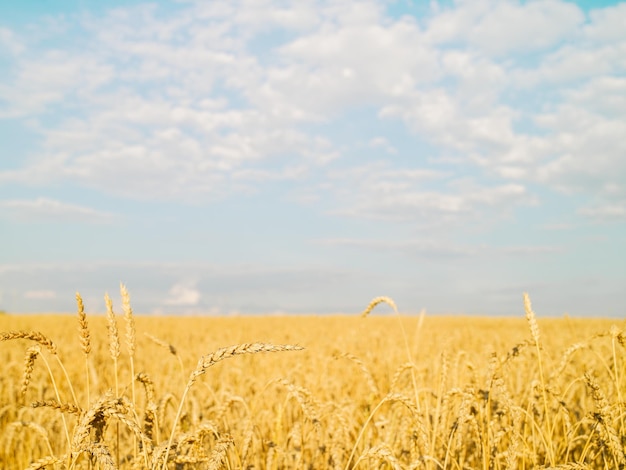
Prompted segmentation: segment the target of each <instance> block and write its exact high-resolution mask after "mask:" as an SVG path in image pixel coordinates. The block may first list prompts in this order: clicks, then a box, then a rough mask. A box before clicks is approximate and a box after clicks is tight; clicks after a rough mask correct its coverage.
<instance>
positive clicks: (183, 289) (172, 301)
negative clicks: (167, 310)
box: [165, 282, 201, 307]
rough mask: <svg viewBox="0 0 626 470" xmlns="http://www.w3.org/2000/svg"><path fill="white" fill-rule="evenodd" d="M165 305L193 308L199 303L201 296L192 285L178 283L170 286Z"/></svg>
mask: <svg viewBox="0 0 626 470" xmlns="http://www.w3.org/2000/svg"><path fill="white" fill-rule="evenodd" d="M168 294H169V295H168V297H167V299H165V304H166V305H172V306H176V307H179V306H180V307H193V306H196V305H198V303H200V298H201V294H200V291H199V290H198V289H197V288H196V287H195V285H194V283H189V282H180V283H178V284H175V285H173V286H172V288H171V289H170V290H169V293H168Z"/></svg>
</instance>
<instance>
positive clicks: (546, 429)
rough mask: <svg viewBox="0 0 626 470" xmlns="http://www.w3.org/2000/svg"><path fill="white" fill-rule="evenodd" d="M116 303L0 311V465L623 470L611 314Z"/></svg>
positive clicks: (618, 335)
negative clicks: (189, 311)
mask: <svg viewBox="0 0 626 470" xmlns="http://www.w3.org/2000/svg"><path fill="white" fill-rule="evenodd" d="M120 297H121V300H120V301H119V302H118V303H117V304H114V303H113V301H111V299H109V298H107V301H106V303H105V302H103V310H105V308H104V307H105V305H106V314H104V315H99V316H87V315H85V314H84V310H83V306H82V300H81V299H80V297H78V296H77V314H74V315H67V316H60V315H47V316H46V315H38V316H37V315H28V316H26V315H22V316H15V315H3V316H0V340H2V341H0V358H1V360H0V364H1V367H2V374H1V375H0V468H3V469H33V470H34V469H39V468H48V469H52V468H55V469H107V470H108V469H117V468H120V469H196V468H198V469H220V468H226V469H387V468H389V469H459V470H461V469H485V470H486V469H530V468H561V469H566V468H567V469H579V468H580V469H582V468H594V469H595V468H606V469H617V468H624V467H625V466H626V457H625V454H624V444H625V439H626V427H625V426H624V421H625V420H626V416H625V413H624V410H625V409H626V408H625V406H624V397H622V395H621V393H622V391H624V393H626V389H625V388H624V386H625V383H626V382H625V378H624V376H625V372H626V370H625V361H624V356H625V351H624V347H625V346H626V340H625V338H626V337H625V336H624V334H623V331H622V328H623V327H624V324H623V322H622V321H620V320H612V321H611V320H584V319H573V318H566V317H564V318H558V319H547V318H542V317H541V315H540V312H538V313H537V314H536V315H535V313H534V311H533V307H532V306H531V304H530V300H529V299H528V298H527V297H525V298H524V301H522V298H521V297H520V305H519V311H520V315H519V317H517V318H478V317H458V316H457V317H441V316H434V317H430V316H428V315H424V314H422V315H419V316H405V315H402V314H398V313H397V311H396V310H395V305H394V304H393V301H392V300H391V299H389V298H376V299H374V301H372V303H370V305H369V306H368V307H367V308H366V309H365V311H364V312H363V314H361V315H360V314H359V313H358V312H356V313H355V314H354V315H341V316H340V315H334V316H291V317H288V316H284V317H276V316H251V317H224V318H216V317H202V318H196V317H193V318H192V317H144V316H140V315H134V314H133V312H132V308H131V306H130V301H129V296H128V293H127V291H126V289H125V288H124V287H123V286H122V289H121V295H120ZM378 304H387V305H386V306H384V305H381V306H378ZM366 305H367V301H366V302H365V304H364V307H365V306H366ZM512 308H514V307H513V306H512ZM536 308H537V307H536ZM538 310H540V309H538Z"/></svg>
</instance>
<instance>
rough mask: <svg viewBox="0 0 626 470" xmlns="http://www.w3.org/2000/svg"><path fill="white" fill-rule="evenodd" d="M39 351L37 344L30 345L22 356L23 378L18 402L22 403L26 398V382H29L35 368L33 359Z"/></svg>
mask: <svg viewBox="0 0 626 470" xmlns="http://www.w3.org/2000/svg"><path fill="white" fill-rule="evenodd" d="M40 352H41V349H40V348H39V346H38V345H34V346H31V347H30V348H28V349H27V350H26V356H25V357H24V378H23V379H22V388H21V390H20V402H21V403H22V404H23V403H24V400H25V398H26V391H27V390H28V384H29V383H30V376H31V374H32V373H33V369H34V368H35V360H36V359H37V356H38V355H39V353H40Z"/></svg>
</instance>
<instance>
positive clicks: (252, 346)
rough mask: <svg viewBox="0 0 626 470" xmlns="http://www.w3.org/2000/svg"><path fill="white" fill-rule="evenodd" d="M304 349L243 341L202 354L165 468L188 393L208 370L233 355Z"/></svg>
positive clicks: (189, 385) (178, 413) (189, 382)
mask: <svg viewBox="0 0 626 470" xmlns="http://www.w3.org/2000/svg"><path fill="white" fill-rule="evenodd" d="M302 349H304V348H303V347H301V346H295V345H291V344H282V345H281V344H278V345H277V344H269V343H243V344H236V345H233V346H228V347H225V348H221V349H218V350H217V351H215V352H212V353H210V354H207V355H206V356H202V357H201V358H200V360H199V361H198V365H197V366H196V368H195V369H194V370H193V372H192V373H191V375H190V376H189V381H188V382H187V386H186V387H185V390H184V391H183V394H182V396H181V399H180V404H179V406H178V411H177V412H176V417H175V418H174V423H173V424H172V432H171V434H170V438H169V440H168V445H167V450H166V451H165V459H164V463H163V469H162V470H166V466H167V460H168V456H169V451H170V447H171V445H172V442H173V441H174V434H175V432H176V425H177V424H178V420H179V419H180V415H181V413H182V410H183V405H184V403H185V398H186V397H187V393H189V389H191V387H192V386H193V384H194V383H195V382H196V380H197V379H198V377H199V376H201V375H202V374H204V373H205V372H206V370H207V369H208V368H209V367H211V366H214V365H215V364H217V363H218V362H220V361H223V360H224V359H229V358H231V357H235V356H239V355H241V354H257V353H262V352H279V351H300V350H302Z"/></svg>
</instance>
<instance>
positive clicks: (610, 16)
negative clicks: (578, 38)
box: [584, 2, 626, 43]
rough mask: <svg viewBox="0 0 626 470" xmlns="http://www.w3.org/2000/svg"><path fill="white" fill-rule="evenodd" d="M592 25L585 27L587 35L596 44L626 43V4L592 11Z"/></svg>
mask: <svg viewBox="0 0 626 470" xmlns="http://www.w3.org/2000/svg"><path fill="white" fill-rule="evenodd" d="M589 16H590V17H591V21H590V23H589V24H588V25H587V26H585V29H584V31H585V35H586V36H587V37H588V38H589V39H591V40H592V41H594V42H606V43H615V42H620V41H624V24H626V3H623V2H621V3H618V4H617V5H610V6H607V7H605V8H601V9H595V10H591V12H590V14H589Z"/></svg>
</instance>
